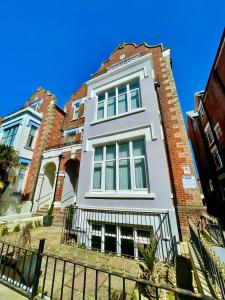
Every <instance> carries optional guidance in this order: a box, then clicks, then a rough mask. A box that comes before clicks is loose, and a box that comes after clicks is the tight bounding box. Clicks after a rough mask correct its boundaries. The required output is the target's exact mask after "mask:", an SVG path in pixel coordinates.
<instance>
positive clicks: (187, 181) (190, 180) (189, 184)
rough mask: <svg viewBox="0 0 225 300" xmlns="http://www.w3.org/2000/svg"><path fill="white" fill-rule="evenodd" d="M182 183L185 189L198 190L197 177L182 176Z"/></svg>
mask: <svg viewBox="0 0 225 300" xmlns="http://www.w3.org/2000/svg"><path fill="white" fill-rule="evenodd" d="M182 183H183V188H184V189H196V187H197V184H196V180H195V176H182Z"/></svg>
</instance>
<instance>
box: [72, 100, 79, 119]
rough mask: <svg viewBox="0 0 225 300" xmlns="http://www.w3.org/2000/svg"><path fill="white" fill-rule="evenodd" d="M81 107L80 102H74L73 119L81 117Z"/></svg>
mask: <svg viewBox="0 0 225 300" xmlns="http://www.w3.org/2000/svg"><path fill="white" fill-rule="evenodd" d="M79 107H80V103H75V104H74V111H73V120H77V119H78V117H79Z"/></svg>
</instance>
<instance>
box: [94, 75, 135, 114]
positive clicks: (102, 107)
mask: <svg viewBox="0 0 225 300" xmlns="http://www.w3.org/2000/svg"><path fill="white" fill-rule="evenodd" d="M139 107H141V96H140V86H139V80H138V79H136V80H133V81H131V82H128V83H126V84H122V85H119V86H115V87H113V88H111V89H110V90H107V91H105V92H103V93H101V94H99V95H98V103H97V119H98V120H101V119H105V118H109V117H112V116H115V115H119V114H123V113H126V112H129V111H131V110H134V109H137V108H139Z"/></svg>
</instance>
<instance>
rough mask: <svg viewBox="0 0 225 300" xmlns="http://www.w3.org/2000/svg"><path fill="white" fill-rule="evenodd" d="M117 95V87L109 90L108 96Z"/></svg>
mask: <svg viewBox="0 0 225 300" xmlns="http://www.w3.org/2000/svg"><path fill="white" fill-rule="evenodd" d="M115 96H116V91H115V89H111V90H110V91H108V98H111V97H115Z"/></svg>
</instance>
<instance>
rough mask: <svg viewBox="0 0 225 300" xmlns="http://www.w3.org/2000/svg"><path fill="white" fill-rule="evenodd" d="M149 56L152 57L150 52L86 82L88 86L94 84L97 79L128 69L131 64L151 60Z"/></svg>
mask: <svg viewBox="0 0 225 300" xmlns="http://www.w3.org/2000/svg"><path fill="white" fill-rule="evenodd" d="M151 58H152V54H150V53H148V54H146V55H144V56H141V57H140V58H138V59H137V60H134V61H132V62H130V63H129V64H126V65H124V66H121V67H119V68H116V69H115V70H112V71H110V72H106V73H104V74H102V75H99V76H97V77H95V78H93V79H90V80H89V81H87V82H86V84H87V85H88V86H89V85H92V84H94V83H96V82H98V81H101V80H102V79H104V78H108V77H111V76H112V74H117V73H120V72H121V71H124V70H127V69H129V68H131V67H133V66H135V65H138V64H140V63H142V62H145V61H149V60H151Z"/></svg>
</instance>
